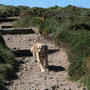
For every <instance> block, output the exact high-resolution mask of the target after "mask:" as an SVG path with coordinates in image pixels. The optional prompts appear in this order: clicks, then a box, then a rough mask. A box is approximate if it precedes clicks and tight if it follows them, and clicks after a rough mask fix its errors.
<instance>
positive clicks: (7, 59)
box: [0, 34, 15, 90]
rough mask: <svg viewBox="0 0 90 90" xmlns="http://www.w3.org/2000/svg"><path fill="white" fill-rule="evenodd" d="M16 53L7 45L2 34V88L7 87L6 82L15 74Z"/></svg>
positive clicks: (0, 77) (0, 64)
mask: <svg viewBox="0 0 90 90" xmlns="http://www.w3.org/2000/svg"><path fill="white" fill-rule="evenodd" d="M14 65H15V60H14V55H13V54H12V53H11V52H10V50H9V49H8V48H7V47H6V45H5V42H4V40H3V38H2V36H1V34H0V90H3V89H4V88H5V83H6V81H7V80H10V78H11V77H12V76H13V74H14Z"/></svg>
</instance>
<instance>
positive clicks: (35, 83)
mask: <svg viewBox="0 0 90 90" xmlns="http://www.w3.org/2000/svg"><path fill="white" fill-rule="evenodd" d="M3 37H4V40H5V42H6V44H7V46H8V47H9V48H11V49H16V50H26V49H28V50H29V49H30V47H31V46H32V45H33V43H34V42H37V41H41V42H44V43H46V44H47V45H48V48H49V50H52V51H53V52H52V53H50V54H49V55H48V63H49V71H46V72H43V73H41V72H40V67H39V66H38V64H37V61H36V58H34V57H32V56H29V57H16V60H17V61H18V62H19V71H18V72H17V73H16V75H17V78H16V79H13V80H12V81H11V82H10V85H9V86H7V88H8V89H9V90H84V88H83V87H82V86H81V85H80V84H79V83H77V82H71V81H69V80H68V79H67V78H68V75H67V68H68V67H69V62H68V58H67V53H66V50H65V49H64V48H63V47H61V48H59V47H57V46H55V44H53V43H52V42H49V41H47V40H45V39H44V38H43V37H42V36H40V35H39V34H37V33H35V34H24V35H20V34H19V35H3Z"/></svg>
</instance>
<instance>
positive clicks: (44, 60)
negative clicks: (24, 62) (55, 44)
mask: <svg viewBox="0 0 90 90" xmlns="http://www.w3.org/2000/svg"><path fill="white" fill-rule="evenodd" d="M30 50H31V52H32V54H33V57H36V58H37V62H38V64H39V66H40V68H41V72H45V68H48V46H47V45H46V44H45V43H41V42H36V43H34V44H33V46H32V48H31V49H30Z"/></svg>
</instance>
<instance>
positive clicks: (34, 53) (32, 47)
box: [30, 47, 35, 57]
mask: <svg viewBox="0 0 90 90" xmlns="http://www.w3.org/2000/svg"><path fill="white" fill-rule="evenodd" d="M30 50H31V52H32V54H33V57H35V53H34V50H33V47H32V48H31V49H30Z"/></svg>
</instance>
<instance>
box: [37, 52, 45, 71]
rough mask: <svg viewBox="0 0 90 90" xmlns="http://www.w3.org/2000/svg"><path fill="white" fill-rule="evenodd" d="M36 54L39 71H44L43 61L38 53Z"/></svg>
mask: <svg viewBox="0 0 90 90" xmlns="http://www.w3.org/2000/svg"><path fill="white" fill-rule="evenodd" d="M36 56H37V61H38V64H39V66H40V68H41V72H45V70H44V68H43V61H42V60H40V57H39V55H38V54H36Z"/></svg>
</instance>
